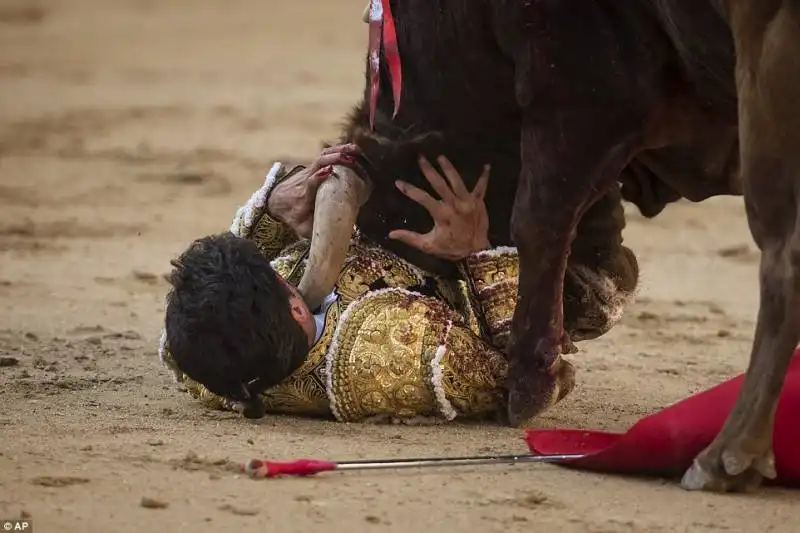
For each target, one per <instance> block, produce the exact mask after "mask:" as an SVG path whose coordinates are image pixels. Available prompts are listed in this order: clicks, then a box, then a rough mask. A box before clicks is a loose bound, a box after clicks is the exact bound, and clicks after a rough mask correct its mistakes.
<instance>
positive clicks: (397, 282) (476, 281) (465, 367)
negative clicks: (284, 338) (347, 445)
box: [160, 164, 518, 422]
mask: <svg viewBox="0 0 800 533" xmlns="http://www.w3.org/2000/svg"><path fill="white" fill-rule="evenodd" d="M297 170H299V167H297V168H295V169H293V170H292V171H291V172H288V173H287V172H286V171H285V169H284V168H283V167H281V166H280V165H279V164H276V165H275V166H273V168H272V170H271V171H270V173H269V174H268V175H267V179H266V181H265V183H264V186H263V187H262V188H261V189H259V190H258V191H256V193H255V194H253V196H252V197H251V198H250V201H249V202H248V203H247V204H246V205H245V206H243V207H242V208H240V209H239V211H238V212H237V214H236V217H235V219H234V222H233V224H232V226H231V231H232V232H233V233H235V234H237V235H239V236H242V237H245V238H249V239H252V240H254V241H255V243H256V244H257V245H258V247H259V248H260V249H261V251H262V253H263V254H264V255H265V256H266V257H267V258H268V259H269V260H270V261H271V263H272V266H273V267H274V268H275V269H276V271H277V272H278V273H279V274H280V275H281V276H282V277H283V278H284V279H286V280H287V281H289V282H290V283H292V284H295V285H296V284H297V283H299V281H300V278H301V277H302V275H303V271H304V267H305V258H306V256H307V253H308V250H309V241H307V240H305V239H298V238H297V237H296V236H295V235H294V234H293V232H292V231H291V230H290V229H289V228H287V227H286V226H284V225H283V224H281V223H279V222H278V221H276V220H274V219H273V218H272V217H270V216H269V214H267V213H266V198H267V195H268V194H269V192H270V190H271V189H272V187H273V186H274V185H275V184H276V183H279V182H280V181H281V180H282V179H285V178H286V177H288V176H289V175H291V174H292V173H293V172H295V171H297ZM517 276H518V262H517V255H516V250H515V249H513V248H498V249H493V250H488V251H485V252H481V253H478V254H475V255H473V256H471V257H470V258H468V260H467V261H465V262H464V267H463V279H461V280H456V281H454V280H443V279H438V278H435V277H432V276H430V275H428V274H426V273H425V272H423V271H421V270H420V269H418V268H416V267H415V266H413V265H411V264H409V263H408V262H406V261H404V260H403V259H401V258H400V257H398V256H396V255H394V254H392V253H391V252H388V251H386V250H385V249H382V248H380V247H378V246H376V245H373V244H371V243H370V242H368V241H367V240H366V239H365V238H364V237H363V236H361V235H359V234H358V232H357V231H356V232H355V235H354V237H353V239H352V243H351V247H350V249H349V252H348V256H347V260H346V264H345V265H344V267H343V268H342V271H341V274H340V275H339V279H338V283H337V287H336V291H335V292H336V294H337V296H338V298H337V299H336V301H335V302H334V303H332V304H331V305H330V306H329V307H328V308H327V310H326V312H325V320H324V327H323V328H322V334H321V336H320V338H319V340H318V341H317V342H316V343H315V344H314V346H312V348H311V350H310V352H309V355H308V359H307V360H306V362H305V364H303V366H302V367H301V368H300V369H298V370H297V371H296V372H295V373H294V374H293V375H291V376H290V377H289V378H287V379H286V380H285V381H284V382H282V383H280V384H278V385H277V386H275V387H272V388H270V389H268V390H266V391H264V392H263V393H262V395H261V396H262V400H263V402H264V404H265V407H266V409H267V412H271V413H282V414H293V415H304V416H333V417H335V418H336V419H337V420H340V421H346V422H356V421H367V420H370V421H390V420H391V421H414V420H421V419H431V418H433V419H438V420H452V419H454V418H456V417H483V416H487V415H491V414H493V413H494V412H495V411H496V410H497V409H499V408H501V407H502V406H503V397H502V393H501V388H500V385H501V383H502V380H503V378H504V376H505V372H506V368H507V364H506V360H505V358H504V356H503V354H502V352H501V350H502V349H503V347H504V346H505V343H506V341H507V338H508V332H509V328H510V321H511V320H510V319H511V315H512V313H513V310H514V304H515V300H516V291H517V287H516V285H517ZM423 287H424V289H423ZM160 354H161V358H162V361H163V362H164V364H165V365H166V366H167V367H168V368H170V369H171V370H172V371H173V373H174V375H175V378H176V380H177V381H178V382H179V383H181V384H182V385H183V386H184V387H185V388H186V390H188V392H189V393H190V394H191V395H192V396H193V397H195V398H197V399H200V400H201V401H202V402H203V403H204V404H206V405H208V406H210V407H215V408H220V409H231V410H238V406H236V405H234V404H233V402H231V401H229V400H227V399H225V398H221V397H219V396H217V395H215V394H213V393H211V392H210V391H208V390H207V389H206V388H205V387H204V386H202V385H200V384H198V383H196V382H193V381H192V380H190V379H189V378H188V377H187V376H185V375H184V374H183V373H181V372H180V371H179V370H178V369H177V368H176V366H175V364H174V362H173V360H172V358H171V356H170V354H169V348H168V346H167V345H166V336H165V335H163V336H162V345H161V350H160Z"/></svg>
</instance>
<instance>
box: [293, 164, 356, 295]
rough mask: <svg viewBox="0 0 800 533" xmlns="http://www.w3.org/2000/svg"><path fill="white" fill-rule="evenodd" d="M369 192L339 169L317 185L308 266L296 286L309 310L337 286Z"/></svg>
mask: <svg viewBox="0 0 800 533" xmlns="http://www.w3.org/2000/svg"><path fill="white" fill-rule="evenodd" d="M370 192H371V188H370V186H369V185H368V183H367V182H366V181H364V180H363V179H362V178H360V177H359V176H358V175H357V174H356V173H355V172H353V171H352V170H350V169H349V168H346V167H342V166H335V167H334V175H333V176H331V177H330V178H328V179H327V180H325V181H324V182H322V185H320V187H319V190H318V191H317V200H316V204H315V207H314V229H313V232H312V235H311V249H310V250H309V254H308V264H307V265H306V270H305V272H304V273H303V277H302V279H301V280H300V283H299V285H298V286H297V288H298V290H299V291H300V294H302V295H303V299H304V300H305V302H306V304H307V305H308V306H309V308H311V309H316V308H317V307H318V306H319V305H320V304H322V301H323V300H324V299H325V297H326V296H327V295H328V294H330V293H331V291H332V290H333V288H334V287H335V286H336V281H337V279H338V278H339V273H340V272H341V269H342V267H343V266H344V261H345V258H346V256H347V249H348V248H349V246H350V239H351V237H352V236H353V228H354V227H355V223H356V218H357V217H358V211H359V209H361V206H362V205H364V202H366V201H367V198H369V195H370Z"/></svg>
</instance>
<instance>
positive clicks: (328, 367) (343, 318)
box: [325, 287, 422, 422]
mask: <svg viewBox="0 0 800 533" xmlns="http://www.w3.org/2000/svg"><path fill="white" fill-rule="evenodd" d="M387 292H399V293H402V294H406V295H418V296H422V295H421V294H419V293H416V292H412V291H409V290H407V289H402V288H399V287H388V288H385V289H379V290H377V291H372V292H368V293H366V294H364V295H362V296H360V297H359V298H356V299H355V300H353V301H352V302H350V305H348V306H347V308H346V309H345V310H344V312H342V314H341V315H340V316H339V323H338V324H336V329H335V330H334V331H333V340H331V345H330V348H328V353H326V354H325V394H327V396H328V402H329V403H330V408H331V413H333V416H334V417H335V418H336V420H338V421H339V422H341V421H342V415H341V413H340V412H339V404H338V402H337V401H336V395H335V394H334V392H333V360H334V358H335V357H336V355H337V354H338V352H339V337H340V336H341V333H342V326H343V325H344V324H346V323H347V322H348V320H349V318H350V315H351V313H352V312H353V310H354V309H355V307H356V305H357V304H359V303H360V302H361V301H363V300H365V299H367V298H373V297H375V296H378V295H380V294H383V293H387Z"/></svg>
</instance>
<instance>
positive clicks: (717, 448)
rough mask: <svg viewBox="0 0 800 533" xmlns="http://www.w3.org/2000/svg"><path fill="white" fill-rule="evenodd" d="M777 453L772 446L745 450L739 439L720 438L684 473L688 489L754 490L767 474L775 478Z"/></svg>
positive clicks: (683, 484)
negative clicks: (727, 439) (723, 439)
mask: <svg viewBox="0 0 800 533" xmlns="http://www.w3.org/2000/svg"><path fill="white" fill-rule="evenodd" d="M776 477H777V472H776V471H775V456H774V455H773V453H772V448H771V446H769V445H768V446H767V447H766V449H765V450H762V451H744V450H743V449H742V446H741V445H740V444H738V443H736V442H727V443H726V442H719V443H718V442H717V441H715V442H714V443H712V444H711V446H709V447H708V448H706V449H705V450H704V451H703V452H702V453H700V455H698V456H697V458H696V459H695V460H694V463H693V464H692V466H691V467H690V468H689V470H687V471H686V473H685V474H684V475H683V480H682V481H681V486H682V487H683V488H684V489H686V490H704V491H709V492H750V491H752V490H755V489H756V488H758V486H759V485H761V482H762V481H763V480H764V478H768V479H775V478H776Z"/></svg>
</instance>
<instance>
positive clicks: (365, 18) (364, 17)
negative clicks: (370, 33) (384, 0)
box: [361, 2, 371, 22]
mask: <svg viewBox="0 0 800 533" xmlns="http://www.w3.org/2000/svg"><path fill="white" fill-rule="evenodd" d="M370 5H371V2H367V7H366V9H364V13H362V14H361V20H362V21H363V22H369V8H370Z"/></svg>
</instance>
